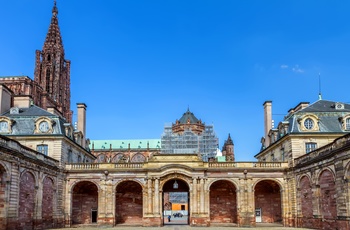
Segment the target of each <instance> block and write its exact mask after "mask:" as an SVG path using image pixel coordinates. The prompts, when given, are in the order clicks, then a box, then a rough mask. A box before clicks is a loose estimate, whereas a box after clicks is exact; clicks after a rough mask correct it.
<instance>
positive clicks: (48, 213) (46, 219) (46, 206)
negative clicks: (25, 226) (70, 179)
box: [42, 177, 54, 229]
mask: <svg viewBox="0 0 350 230" xmlns="http://www.w3.org/2000/svg"><path fill="white" fill-rule="evenodd" d="M53 196H54V191H53V181H52V180H51V179H50V178H48V177H46V178H45V179H44V182H43V199H42V200H43V203H42V224H43V228H44V229H48V228H52V227H54V225H53Z"/></svg>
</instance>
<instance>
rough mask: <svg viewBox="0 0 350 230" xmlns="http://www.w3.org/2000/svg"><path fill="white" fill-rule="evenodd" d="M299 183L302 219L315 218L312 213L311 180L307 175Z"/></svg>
mask: <svg viewBox="0 0 350 230" xmlns="http://www.w3.org/2000/svg"><path fill="white" fill-rule="evenodd" d="M298 183H299V189H298V193H299V202H300V205H301V214H302V217H303V218H312V217H313V211H312V200H313V193H312V185H311V179H310V178H309V177H308V176H307V175H303V176H301V177H300V179H299V181H298ZM305 223H306V222H305ZM309 227H311V226H309Z"/></svg>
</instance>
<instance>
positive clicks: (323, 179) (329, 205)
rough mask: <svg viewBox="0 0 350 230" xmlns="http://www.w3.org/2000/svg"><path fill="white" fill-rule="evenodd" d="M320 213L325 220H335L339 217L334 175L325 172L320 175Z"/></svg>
mask: <svg viewBox="0 0 350 230" xmlns="http://www.w3.org/2000/svg"><path fill="white" fill-rule="evenodd" d="M319 185H320V206H321V207H320V211H321V215H322V216H323V218H326V219H335V218H336V217H337V201H336V197H335V184H334V179H333V175H332V173H331V172H330V171H328V170H325V171H323V172H322V174H321V175H320V180H319Z"/></svg>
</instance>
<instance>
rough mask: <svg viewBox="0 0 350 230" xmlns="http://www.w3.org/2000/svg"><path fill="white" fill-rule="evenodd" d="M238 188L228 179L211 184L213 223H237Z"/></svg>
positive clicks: (211, 215)
mask: <svg viewBox="0 0 350 230" xmlns="http://www.w3.org/2000/svg"><path fill="white" fill-rule="evenodd" d="M236 197H237V195H236V188H235V186H234V185H233V184H232V183H231V182H228V181H223V180H222V181H217V182H215V183H213V184H212V185H211V186H210V221H211V223H237V200H236Z"/></svg>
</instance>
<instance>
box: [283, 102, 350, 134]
mask: <svg viewBox="0 0 350 230" xmlns="http://www.w3.org/2000/svg"><path fill="white" fill-rule="evenodd" d="M338 105H340V106H339V107H338ZM349 112H350V104H345V103H340V102H334V101H327V100H318V101H316V102H314V103H313V104H311V105H309V106H307V107H305V108H303V109H301V110H299V111H296V112H294V113H293V114H291V115H290V116H287V117H286V119H285V120H284V121H287V122H288V123H289V133H299V132H304V133H305V131H300V129H299V125H298V120H299V119H300V118H302V117H303V116H304V115H306V114H314V115H316V116H317V117H318V119H319V120H318V124H319V132H321V133H322V132H324V133H341V132H344V130H343V129H342V127H341V124H340V122H339V118H340V117H342V116H344V115H346V114H348V113H349Z"/></svg>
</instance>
